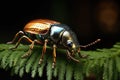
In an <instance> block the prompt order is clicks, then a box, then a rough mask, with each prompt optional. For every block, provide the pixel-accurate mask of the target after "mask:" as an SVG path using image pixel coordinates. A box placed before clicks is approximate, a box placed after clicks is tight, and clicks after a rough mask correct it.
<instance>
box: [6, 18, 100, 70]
mask: <svg viewBox="0 0 120 80" xmlns="http://www.w3.org/2000/svg"><path fill="white" fill-rule="evenodd" d="M18 36H21V37H20V38H19V39H18V41H17V43H16V45H15V46H14V47H12V48H11V49H16V48H17V47H18V46H19V44H20V42H21V40H22V39H26V40H27V41H28V42H30V43H31V44H30V47H29V50H28V51H27V52H26V53H25V54H24V55H23V56H22V58H25V57H28V56H29V55H31V52H32V50H33V48H34V44H35V43H37V44H40V45H43V49H42V54H41V57H40V60H39V64H41V63H42V61H43V58H44V54H45V53H46V46H47V44H48V45H50V46H51V45H52V46H53V63H52V68H54V67H55V64H56V48H57V46H58V47H62V48H65V49H66V51H67V52H66V54H67V56H68V57H69V58H70V59H72V60H74V61H75V62H79V60H78V59H76V58H74V55H75V53H78V54H79V56H80V57H81V58H83V57H86V56H84V55H81V54H80V48H81V47H84V48H85V47H88V46H91V45H93V44H95V43H97V42H99V41H100V39H97V40H96V41H94V42H92V43H90V44H88V45H85V46H81V45H79V42H78V40H77V36H76V35H75V33H74V32H73V31H72V30H71V29H70V27H69V26H67V25H66V24H61V23H60V22H57V21H54V20H49V19H35V20H31V21H30V22H28V23H27V24H26V25H25V27H24V29H23V31H19V32H18V33H17V34H16V35H15V36H14V38H13V40H12V41H10V42H7V44H12V43H14V42H15V40H16V38H17V37H18Z"/></svg>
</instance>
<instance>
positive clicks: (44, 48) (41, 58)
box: [39, 39, 48, 64]
mask: <svg viewBox="0 0 120 80" xmlns="http://www.w3.org/2000/svg"><path fill="white" fill-rule="evenodd" d="M47 42H48V40H47V39H46V40H45V43H44V45H43V49H42V55H41V57H40V60H39V64H41V63H42V61H43V57H44V54H45V53H46V46H47Z"/></svg>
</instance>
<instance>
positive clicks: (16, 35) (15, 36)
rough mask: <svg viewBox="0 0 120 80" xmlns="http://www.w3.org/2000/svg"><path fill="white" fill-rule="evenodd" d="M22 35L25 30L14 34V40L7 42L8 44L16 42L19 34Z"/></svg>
mask: <svg viewBox="0 0 120 80" xmlns="http://www.w3.org/2000/svg"><path fill="white" fill-rule="evenodd" d="M20 35H24V32H23V31H19V32H17V33H16V35H15V36H14V38H13V40H12V41H10V42H7V44H12V43H14V42H15V40H16V38H17V37H18V36H20Z"/></svg>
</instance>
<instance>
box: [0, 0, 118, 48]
mask: <svg viewBox="0 0 120 80" xmlns="http://www.w3.org/2000/svg"><path fill="white" fill-rule="evenodd" d="M119 12H120V1H119V0H29V1H25V0H24V1H22V0H16V1H11V0H9V1H8V0H1V1H0V43H6V42H7V41H10V40H12V39H13V36H14V35H15V34H16V33H17V32H18V31H19V30H22V29H23V27H24V26H25V24H26V23H27V22H29V21H30V20H33V19H38V18H43V19H44V18H47V19H52V20H56V21H59V22H61V23H64V24H67V25H68V26H70V27H71V29H72V30H73V31H74V32H75V33H76V35H77V37H78V40H79V42H80V44H81V45H84V44H87V43H90V42H92V41H94V40H96V39H97V38H101V42H100V43H98V44H96V45H94V46H91V47H90V48H87V49H96V48H111V47H112V46H113V45H114V44H115V43H116V42H119V41H120V37H119V34H120V23H119V20H120V17H119V15H120V14H119Z"/></svg>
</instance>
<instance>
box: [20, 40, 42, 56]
mask: <svg viewBox="0 0 120 80" xmlns="http://www.w3.org/2000/svg"><path fill="white" fill-rule="evenodd" d="M35 43H39V44H42V43H41V42H40V41H38V40H36V39H35V40H34V41H32V43H31V45H30V47H29V50H28V51H27V52H26V53H25V54H24V55H23V56H22V58H26V57H28V56H29V55H31V53H32V50H33V48H34V44H35Z"/></svg>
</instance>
